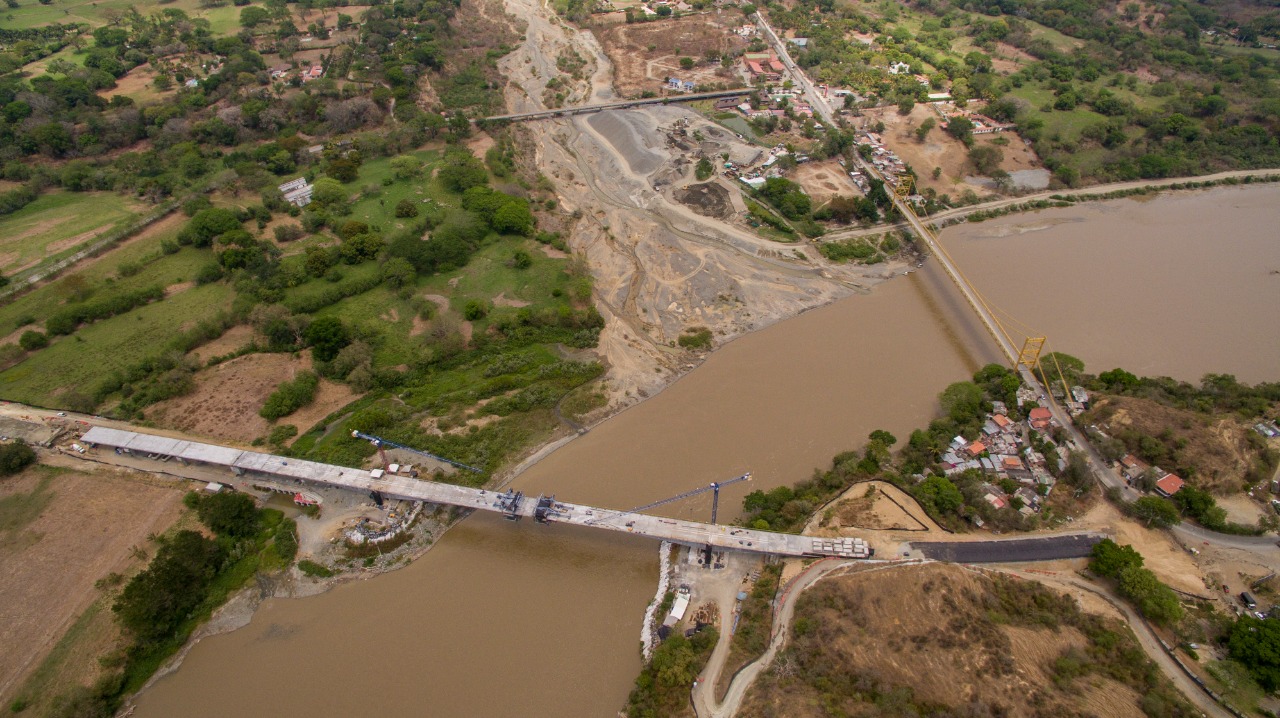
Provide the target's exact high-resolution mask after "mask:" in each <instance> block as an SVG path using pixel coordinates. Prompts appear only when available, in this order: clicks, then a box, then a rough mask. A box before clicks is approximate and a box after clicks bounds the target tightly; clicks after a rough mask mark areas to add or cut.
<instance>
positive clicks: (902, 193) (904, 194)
mask: <svg viewBox="0 0 1280 718" xmlns="http://www.w3.org/2000/svg"><path fill="white" fill-rule="evenodd" d="M915 179H916V178H915V177H912V176H911V175H910V174H907V173H906V172H903V173H902V174H900V175H898V184H896V185H894V187H893V195H894V196H895V197H897V198H898V199H900V200H903V201H906V199H907V198H908V197H910V196H911V190H913V189H915Z"/></svg>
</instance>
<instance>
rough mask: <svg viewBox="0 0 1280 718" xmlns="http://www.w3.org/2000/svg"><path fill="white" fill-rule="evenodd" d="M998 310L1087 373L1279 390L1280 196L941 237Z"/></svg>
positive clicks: (1272, 193)
mask: <svg viewBox="0 0 1280 718" xmlns="http://www.w3.org/2000/svg"><path fill="white" fill-rule="evenodd" d="M942 240H943V241H944V242H945V243H946V244H947V246H948V247H949V248H950V252H951V253H952V255H953V256H954V257H955V259H956V261H957V262H959V263H960V265H961V267H963V271H964V272H965V274H966V275H968V277H969V278H970V279H971V280H972V281H973V282H974V283H975V284H977V285H978V287H979V288H980V289H981V291H982V293H983V294H984V295H985V296H986V297H987V299H988V300H990V301H991V302H992V303H994V304H995V305H997V306H999V307H1000V308H1001V309H1003V310H1005V311H1006V312H1007V313H1008V314H1010V315H1012V316H1013V317H1014V318H1015V319H1016V320H1017V321H1019V322H1023V323H1026V324H1029V325H1031V327H1030V330H1031V331H1038V332H1041V333H1044V334H1045V335H1046V336H1048V337H1049V343H1050V344H1051V345H1052V346H1053V347H1054V348H1056V349H1057V350H1058V351H1064V352H1066V353H1068V354H1073V355H1075V356H1078V357H1080V358H1081V359H1083V360H1084V361H1085V364H1086V368H1087V369H1089V370H1090V371H1092V372H1093V373H1098V372H1102V371H1106V370H1108V369H1112V368H1114V367H1117V366H1121V367H1124V368H1125V369H1128V370H1129V371H1132V372H1134V373H1135V374H1139V375H1164V376H1172V377H1174V378H1177V379H1183V380H1185V381H1191V382H1196V381H1199V379H1200V377H1201V376H1202V375H1203V374H1205V373H1206V372H1216V373H1226V374H1235V375H1236V376H1237V377H1239V378H1240V379H1241V380H1242V381H1248V382H1250V383H1254V382H1259V381H1277V380H1280V336H1277V329H1280V318H1277V317H1280V188H1277V187H1276V185H1274V184H1270V185H1254V186H1249V187H1233V188H1227V187H1223V188H1215V189H1210V190H1204V191H1197V192H1180V193H1173V194H1162V195H1156V196H1154V197H1147V198H1139V199H1127V200H1118V201H1114V202H1105V203H1101V202H1093V203H1089V204H1086V205H1083V206H1079V207H1070V208H1064V209H1055V210H1046V211H1043V212H1037V213H1034V214H1022V215H1012V216H1009V217H1003V218H1001V219H998V220H993V221H990V222H982V223H979V224H968V225H958V226H956V227H952V228H949V229H947V230H946V231H945V232H943V234H942Z"/></svg>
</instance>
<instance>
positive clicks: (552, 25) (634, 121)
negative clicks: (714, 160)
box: [499, 0, 875, 409]
mask: <svg viewBox="0 0 1280 718" xmlns="http://www.w3.org/2000/svg"><path fill="white" fill-rule="evenodd" d="M505 7H506V11H507V12H508V13H509V14H511V15H513V16H515V17H519V18H521V19H522V20H525V21H526V22H527V26H526V29H525V39H524V42H522V43H521V44H520V46H519V47H518V48H517V49H516V50H515V51H514V52H512V53H510V54H508V55H507V56H505V57H504V58H503V59H502V60H501V61H500V63H499V65H500V69H501V70H502V71H503V72H504V74H505V75H506V76H507V77H508V78H509V80H510V83H509V85H508V87H507V105H508V111H510V112H527V111H535V110H541V109H547V108H545V107H544V106H543V103H542V100H541V98H542V97H543V91H544V89H545V88H546V84H547V82H548V81H549V80H551V79H552V78H557V79H558V81H560V82H563V83H568V85H569V86H570V94H571V96H572V97H573V98H580V99H579V100H577V101H576V102H575V104H582V103H597V102H607V101H610V100H616V99H618V97H617V93H616V92H615V91H614V89H613V87H612V84H611V82H612V74H613V73H612V67H611V65H610V63H609V60H608V58H607V56H606V55H605V53H604V52H603V51H602V49H601V47H600V44H599V43H598V42H597V41H596V38H595V37H594V36H593V35H592V34H591V33H590V32H589V31H582V30H578V29H576V28H572V27H569V26H567V25H566V24H565V23H563V22H562V21H561V20H560V19H559V18H557V17H555V15H554V13H553V12H552V10H551V9H550V8H548V7H547V6H546V5H544V4H542V3H540V2H538V0H506V4H505ZM567 50H573V51H574V52H576V53H577V54H578V55H579V56H581V57H583V58H585V59H586V60H587V67H586V68H585V69H584V72H583V73H581V76H583V77H584V78H586V79H584V80H581V81H576V80H574V79H573V77H571V76H569V75H566V74H563V73H561V72H560V71H559V70H558V69H557V67H556V58H557V57H559V56H561V55H562V54H563V53H565V52H566V51H567ZM679 118H686V119H688V120H690V121H691V123H695V124H696V123H700V122H704V121H703V120H701V118H699V117H698V116H697V115H695V114H693V113H691V112H690V111H688V110H686V109H684V108H679V107H670V106H667V107H663V106H655V107H646V108H644V109H636V110H630V111H618V112H607V113H601V114H598V115H593V116H590V117H572V118H563V119H557V120H549V121H545V122H538V123H530V124H529V125H527V130H526V131H528V132H529V133H530V134H531V135H532V140H533V142H532V144H533V146H534V147H535V149H536V156H535V162H536V164H537V167H538V169H539V170H540V171H541V172H542V174H543V175H545V176H546V177H548V178H550V179H551V180H552V181H553V182H554V183H555V185H556V189H557V192H558V194H559V195H560V203H561V206H562V207H563V208H564V210H565V211H566V212H578V213H580V216H581V219H580V220H579V221H578V222H577V224H576V226H575V228H574V230H573V232H572V234H571V236H570V237H569V244H570V247H571V248H572V249H573V251H574V252H575V253H577V254H579V255H581V256H584V257H585V258H586V260H587V264H588V266H589V267H590V269H591V272H592V274H593V276H594V279H595V296H596V303H597V306H598V308H599V309H600V312H601V314H603V315H604V316H605V319H606V320H607V325H606V327H605V329H604V331H603V332H602V333H601V337H600V345H599V349H598V351H599V352H600V354H601V355H602V356H603V359H604V360H605V361H606V362H607V365H608V366H609V374H608V376H607V378H606V385H607V389H608V392H609V395H610V403H611V408H612V409H618V408H621V407H622V406H625V405H627V404H630V403H634V402H636V401H639V400H640V399H642V398H644V397H646V396H649V395H652V394H653V393H655V392H657V391H658V390H660V389H661V388H662V387H664V386H666V385H667V384H668V383H670V382H671V381H672V380H673V379H674V378H675V377H676V376H678V375H679V374H680V373H682V372H684V371H686V370H687V369H689V368H691V367H692V366H693V362H694V360H695V359H696V357H694V356H692V355H690V354H688V353H687V352H685V351H683V350H681V349H677V348H675V347H674V346H673V344H674V342H675V340H676V339H677V338H678V337H679V336H680V334H681V333H682V332H684V331H685V330H686V329H688V328H690V327H694V326H705V327H708V328H709V329H711V330H712V332H713V335H714V337H715V342H716V344H720V343H722V342H724V341H727V340H729V339H732V338H733V337H736V336H739V335H741V334H743V333H746V332H749V331H753V330H755V329H760V328H763V327H765V326H767V325H769V324H772V323H774V322H776V321H779V320H781V319H784V318H787V317H791V316H794V315H796V314H798V313H800V312H801V311H804V310H805V309H809V308H812V307H816V306H820V305H822V304H826V303H829V302H831V301H833V300H835V299H838V298H840V297H843V296H847V295H849V294H851V293H853V292H856V291H860V290H864V289H865V288H866V287H867V286H869V285H870V284H872V283H873V282H874V281H875V280H874V279H872V278H871V277H869V276H867V275H864V274H862V273H861V270H860V269H859V268H857V267H833V266H830V265H828V264H827V263H826V262H824V261H823V260H821V257H820V256H819V255H818V254H817V253H816V251H813V250H811V249H810V248H809V247H808V246H807V245H801V244H780V243H777V242H772V241H769V240H767V239H764V238H762V237H760V236H758V235H755V234H754V233H751V232H748V231H746V230H745V229H742V228H738V227H735V226H732V225H730V224H727V223H725V222H723V221H720V220H718V219H715V218H712V217H704V216H701V215H698V214H697V213H695V212H694V211H693V210H692V209H691V208H689V207H687V206H685V205H683V204H680V203H679V202H677V201H675V200H674V199H671V198H670V197H669V196H668V194H666V193H665V192H670V191H672V188H674V187H680V186H682V185H687V184H690V183H692V182H693V181H694V180H693V178H692V172H693V167H692V163H690V162H689V161H688V159H687V157H686V156H685V155H687V152H685V151H682V150H679V149H678V148H674V147H671V146H669V145H668V144H667V141H666V136H665V135H664V134H663V133H662V132H661V131H660V127H666V126H670V125H672V124H673V123H674V122H675V121H676V120H677V119H679ZM735 141H736V140H735ZM797 250H798V252H799V254H798V255H797V254H796V251H797Z"/></svg>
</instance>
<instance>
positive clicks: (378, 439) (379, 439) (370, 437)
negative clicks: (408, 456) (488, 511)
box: [351, 431, 484, 474]
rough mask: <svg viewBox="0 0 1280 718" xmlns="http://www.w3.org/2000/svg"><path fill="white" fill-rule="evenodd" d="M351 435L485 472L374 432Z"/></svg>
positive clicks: (379, 444) (461, 467)
mask: <svg viewBox="0 0 1280 718" xmlns="http://www.w3.org/2000/svg"><path fill="white" fill-rule="evenodd" d="M351 435H352V436H353V437H355V438H357V439H364V440H365V441H368V442H370V443H371V444H373V445H374V446H377V447H379V448H381V447H382V446H384V445H386V446H391V447H394V448H397V449H403V450H404V451H411V452H413V453H415V454H421V455H422V456H425V457H427V458H429V459H435V460H436V461H443V462H444V463H446V464H450V465H451V466H456V467H458V468H460V469H466V470H467V471H474V472H475V473H477V474H483V473H484V469H477V468H476V467H474V466H467V465H466V464H464V463H461V462H458V461H454V460H453V459H446V458H444V457H443V456H436V455H435V454H432V453H430V452H427V451H423V450H422V449H415V448H413V447H412V446H405V445H404V444H397V443H396V442H394V441H388V440H387V439H383V438H382V437H380V436H374V435H372V434H366V433H364V432H363V431H353V432H351Z"/></svg>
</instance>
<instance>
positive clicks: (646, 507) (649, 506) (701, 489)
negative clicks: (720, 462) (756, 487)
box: [625, 471, 751, 514]
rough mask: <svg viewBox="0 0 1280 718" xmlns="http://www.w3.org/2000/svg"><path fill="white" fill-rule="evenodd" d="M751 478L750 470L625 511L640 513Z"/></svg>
mask: <svg viewBox="0 0 1280 718" xmlns="http://www.w3.org/2000/svg"><path fill="white" fill-rule="evenodd" d="M750 480H751V472H750V471H748V472H747V473H745V474H743V475H742V476H737V477H734V478H732V479H729V480H728V481H721V482H718V483H715V482H713V483H710V484H707V485H706V486H701V487H699V488H696V489H694V490H692V491H686V492H684V493H683V494H680V495H679V496H672V497H670V498H666V499H662V500H661V501H655V502H653V503H651V504H645V505H644V506H637V507H635V508H634V509H631V510H630V511H627V512H625V513H628V514H638V513H640V512H641V511H648V510H649V509H656V508H658V507H659V506H663V505H665V504H670V503H673V502H676V501H679V500H681V499H687V498H690V497H693V496H697V495H698V494H702V493H706V492H708V491H716V492H719V490H720V489H721V488H723V487H725V486H728V485H729V484H736V483H738V482H739V481H750Z"/></svg>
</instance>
